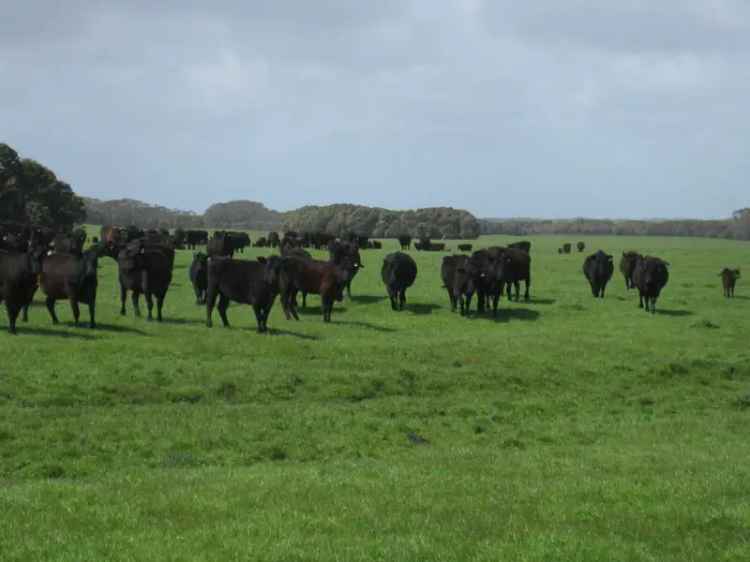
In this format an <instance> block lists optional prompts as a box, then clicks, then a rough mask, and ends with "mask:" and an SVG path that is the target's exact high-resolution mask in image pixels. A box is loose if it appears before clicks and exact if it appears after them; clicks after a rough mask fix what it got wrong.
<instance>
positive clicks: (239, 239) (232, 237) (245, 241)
mask: <svg viewBox="0 0 750 562" xmlns="http://www.w3.org/2000/svg"><path fill="white" fill-rule="evenodd" d="M227 236H229V241H230V243H231V245H232V253H233V254H235V253H237V252H239V253H240V254H244V253H245V248H247V247H248V246H250V237H249V236H248V235H247V232H228V233H227Z"/></svg>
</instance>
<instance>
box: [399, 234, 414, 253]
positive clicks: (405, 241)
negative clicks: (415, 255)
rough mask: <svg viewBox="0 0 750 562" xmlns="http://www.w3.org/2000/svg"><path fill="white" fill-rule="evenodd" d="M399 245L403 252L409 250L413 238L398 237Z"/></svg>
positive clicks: (404, 235)
mask: <svg viewBox="0 0 750 562" xmlns="http://www.w3.org/2000/svg"><path fill="white" fill-rule="evenodd" d="M398 243H399V244H400V245H401V250H409V249H410V248H411V236H409V235H408V234H402V235H401V236H399V237H398Z"/></svg>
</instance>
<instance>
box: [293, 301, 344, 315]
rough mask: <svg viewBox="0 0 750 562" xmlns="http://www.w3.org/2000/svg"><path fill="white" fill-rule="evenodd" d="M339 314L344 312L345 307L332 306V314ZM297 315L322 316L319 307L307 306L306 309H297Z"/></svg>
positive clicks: (321, 309) (299, 307) (321, 310)
mask: <svg viewBox="0 0 750 562" xmlns="http://www.w3.org/2000/svg"><path fill="white" fill-rule="evenodd" d="M339 312H346V307H345V306H337V305H336V304H334V305H333V313H334V314H338V313H339ZM297 314H299V315H300V316H322V314H323V308H322V307H320V306H308V307H307V308H302V307H301V306H298V307H297Z"/></svg>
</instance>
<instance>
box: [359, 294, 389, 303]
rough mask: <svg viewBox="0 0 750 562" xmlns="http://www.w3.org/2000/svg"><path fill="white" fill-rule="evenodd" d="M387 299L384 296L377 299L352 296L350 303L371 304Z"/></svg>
mask: <svg viewBox="0 0 750 562" xmlns="http://www.w3.org/2000/svg"><path fill="white" fill-rule="evenodd" d="M387 298H388V297H386V296H382V297H378V296H375V295H352V297H351V300H352V302H356V303H361V304H372V303H376V302H381V301H384V300H386V299H387Z"/></svg>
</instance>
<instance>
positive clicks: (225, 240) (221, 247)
mask: <svg viewBox="0 0 750 562" xmlns="http://www.w3.org/2000/svg"><path fill="white" fill-rule="evenodd" d="M206 251H207V253H208V257H210V258H219V257H230V258H231V257H232V256H233V255H234V245H233V243H232V237H231V235H229V234H227V233H226V232H215V233H214V235H213V236H212V237H211V239H210V240H209V241H208V244H207V246H206Z"/></svg>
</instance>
